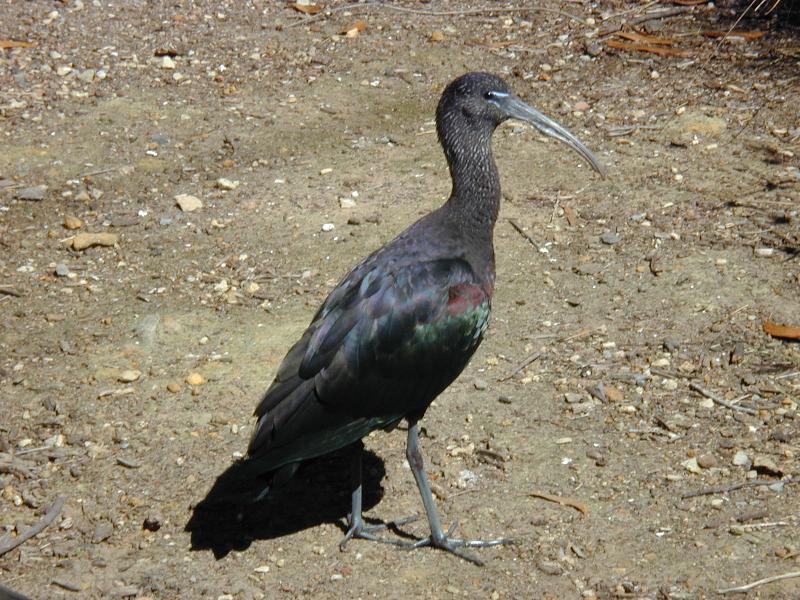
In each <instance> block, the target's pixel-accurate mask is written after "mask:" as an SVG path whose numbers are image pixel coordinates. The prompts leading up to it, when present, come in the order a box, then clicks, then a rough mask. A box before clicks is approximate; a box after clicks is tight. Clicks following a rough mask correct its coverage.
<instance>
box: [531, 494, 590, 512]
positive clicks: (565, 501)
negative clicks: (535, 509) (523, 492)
mask: <svg viewBox="0 0 800 600" xmlns="http://www.w3.org/2000/svg"><path fill="white" fill-rule="evenodd" d="M531 496H533V497H534V498H541V499H542V500H547V501H548V502H555V503H556V504H560V505H562V506H569V507H571V508H574V509H575V510H577V511H578V512H580V513H582V514H584V515H588V514H589V507H588V506H586V504H584V503H583V502H581V501H580V500H573V499H572V498H564V497H562V496H554V495H553V494H545V493H544V492H531Z"/></svg>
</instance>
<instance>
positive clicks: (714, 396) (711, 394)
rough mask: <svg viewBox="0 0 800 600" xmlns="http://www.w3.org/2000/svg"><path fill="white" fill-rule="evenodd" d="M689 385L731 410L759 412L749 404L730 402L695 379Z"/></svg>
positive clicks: (749, 413)
mask: <svg viewBox="0 0 800 600" xmlns="http://www.w3.org/2000/svg"><path fill="white" fill-rule="evenodd" d="M689 387H690V388H691V389H693V390H694V391H695V392H697V393H698V394H700V395H701V396H705V397H706V398H709V399H711V400H713V401H714V402H715V403H716V404H719V405H720V406H724V407H725V408H730V409H731V410H738V411H741V412H743V413H747V414H748V415H757V414H758V411H757V410H756V409H755V408H750V407H749V406H739V405H738V404H734V403H733V402H728V401H727V400H723V399H722V398H720V397H719V396H718V395H717V394H715V393H714V392H711V391H709V390H707V389H705V388H704V387H702V386H701V385H700V384H698V383H695V382H694V381H690V382H689Z"/></svg>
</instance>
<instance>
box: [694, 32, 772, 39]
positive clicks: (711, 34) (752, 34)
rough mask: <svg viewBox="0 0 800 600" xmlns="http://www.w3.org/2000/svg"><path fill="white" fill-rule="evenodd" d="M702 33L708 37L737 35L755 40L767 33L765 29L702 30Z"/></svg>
mask: <svg viewBox="0 0 800 600" xmlns="http://www.w3.org/2000/svg"><path fill="white" fill-rule="evenodd" d="M703 35H704V36H706V37H710V38H721V37H738V38H744V39H746V40H757V39H758V38H760V37H764V36H765V35H767V32H766V31H704V32H703Z"/></svg>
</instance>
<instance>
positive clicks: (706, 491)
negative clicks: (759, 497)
mask: <svg viewBox="0 0 800 600" xmlns="http://www.w3.org/2000/svg"><path fill="white" fill-rule="evenodd" d="M799 482H800V478H798V477H789V478H788V479H753V480H751V481H740V482H739V483H732V484H730V485H715V486H711V487H706V488H702V489H699V490H696V491H694V492H686V493H685V494H681V498H682V499H684V500H685V499H687V498H696V497H697V496H708V495H710V494H725V493H727V492H732V491H734V490H739V489H741V488H748V487H761V486H764V485H773V484H775V483H783V484H784V485H786V484H791V483H799Z"/></svg>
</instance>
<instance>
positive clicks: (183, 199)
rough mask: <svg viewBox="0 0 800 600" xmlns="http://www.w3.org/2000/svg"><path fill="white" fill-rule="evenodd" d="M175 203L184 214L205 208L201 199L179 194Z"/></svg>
mask: <svg viewBox="0 0 800 600" xmlns="http://www.w3.org/2000/svg"><path fill="white" fill-rule="evenodd" d="M175 203H176V204H177V205H178V207H179V208H180V209H181V210H182V211H183V212H192V211H195V210H197V209H199V208H203V202H202V201H201V200H200V198H198V197H197V196H191V195H189V194H178V195H177V196H175Z"/></svg>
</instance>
